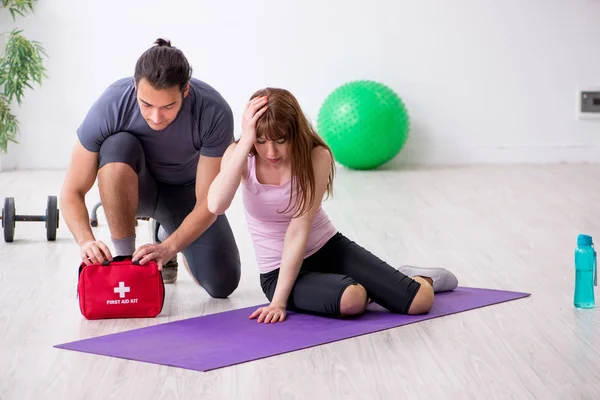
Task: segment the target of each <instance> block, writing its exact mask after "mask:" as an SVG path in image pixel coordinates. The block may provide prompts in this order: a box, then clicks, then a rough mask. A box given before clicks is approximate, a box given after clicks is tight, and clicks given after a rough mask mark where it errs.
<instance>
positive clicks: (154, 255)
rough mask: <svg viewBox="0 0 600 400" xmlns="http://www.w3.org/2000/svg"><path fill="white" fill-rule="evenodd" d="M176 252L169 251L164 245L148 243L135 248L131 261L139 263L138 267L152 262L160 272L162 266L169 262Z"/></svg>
mask: <svg viewBox="0 0 600 400" xmlns="http://www.w3.org/2000/svg"><path fill="white" fill-rule="evenodd" d="M175 254H177V252H175V251H173V250H171V249H170V248H169V247H167V246H166V245H165V243H160V244H153V243H148V244H145V245H143V246H140V247H138V248H137V250H136V251H135V252H134V253H133V257H132V259H133V261H139V263H140V265H144V264H146V263H147V262H148V261H151V260H154V261H155V262H156V263H157V264H158V270H159V271H162V267H163V265H165V264H166V263H168V262H169V260H170V259H172V258H173V257H174V256H175Z"/></svg>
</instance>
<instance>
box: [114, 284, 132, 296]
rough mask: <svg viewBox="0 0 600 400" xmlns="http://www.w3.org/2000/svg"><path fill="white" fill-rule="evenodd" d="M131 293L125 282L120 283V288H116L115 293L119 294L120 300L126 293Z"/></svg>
mask: <svg viewBox="0 0 600 400" xmlns="http://www.w3.org/2000/svg"><path fill="white" fill-rule="evenodd" d="M129 291H130V288H129V286H125V282H119V286H118V287H116V288H115V293H119V297H120V298H124V297H125V293H128V292H129Z"/></svg>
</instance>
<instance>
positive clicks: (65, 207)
mask: <svg viewBox="0 0 600 400" xmlns="http://www.w3.org/2000/svg"><path fill="white" fill-rule="evenodd" d="M191 75H192V68H191V67H190V65H189V64H188V61H187V59H186V57H185V56H184V54H183V53H182V52H181V51H180V50H179V49H177V48H175V47H172V46H171V43H170V42H168V41H166V40H163V39H158V40H157V41H156V42H155V46H153V47H151V48H150V49H148V50H147V51H146V52H145V53H144V54H143V55H142V56H141V57H140V58H139V59H138V61H137V63H136V67H135V74H134V77H132V78H125V79H121V80H118V81H116V82H115V83H113V84H112V85H110V86H109V87H108V88H107V89H106V90H105V91H104V93H103V94H102V95H101V96H100V98H99V99H98V100H97V101H96V102H95V103H94V104H93V106H92V107H91V109H90V110H89V112H88V114H87V115H86V117H85V119H84V121H83V123H82V124H81V126H80V127H79V129H78V131H77V134H78V138H79V141H78V143H77V144H76V145H75V148H74V150H73V154H72V159H71V163H70V166H69V170H68V172H67V176H66V179H65V182H64V186H63V189H62V192H61V213H62V216H63V218H64V220H65V222H66V223H67V226H68V227H69V229H70V231H71V233H72V234H73V236H74V237H75V239H76V240H77V243H79V246H80V248H81V258H82V261H83V262H84V263H86V264H89V263H97V262H102V261H104V260H111V259H112V257H113V254H112V253H111V252H110V250H109V248H108V247H107V246H106V244H104V243H102V242H101V241H98V240H96V239H95V237H94V234H93V233H92V230H91V227H90V224H89V218H88V210H87V208H86V205H85V195H86V193H87V192H88V191H89V190H90V188H91V187H92V186H93V184H94V182H95V180H96V177H97V178H98V188H99V191H100V199H101V201H102V207H103V209H104V212H105V214H106V218H107V221H108V225H109V229H110V233H111V240H112V242H113V246H114V250H115V253H116V254H115V255H117V256H118V255H132V256H133V259H134V260H139V261H140V263H141V264H145V263H146V262H148V261H149V260H155V261H156V262H157V263H158V264H159V267H160V268H161V269H162V276H163V280H164V281H165V283H171V282H174V281H175V280H176V279H177V254H178V253H179V252H182V253H183V256H184V261H185V264H186V267H187V268H188V270H189V272H190V274H191V275H192V277H193V278H194V280H195V281H196V283H197V284H199V285H201V286H202V287H203V288H204V289H205V290H206V291H207V292H208V293H209V294H210V295H211V296H212V297H215V298H224V297H227V296H229V295H230V294H231V293H232V292H233V291H234V290H235V289H236V288H237V286H238V283H239V280H240V257H239V252H238V248H237V245H236V242H235V239H234V236H233V232H232V230H231V227H230V226H229V222H228V221H227V218H226V217H225V216H224V215H221V216H218V217H217V216H216V215H214V214H212V213H210V212H209V211H208V207H207V193H208V188H209V186H210V184H211V182H212V180H213V179H214V178H215V176H216V175H217V174H218V172H219V169H220V162H221V157H222V155H223V153H224V152H225V150H226V149H227V146H229V144H230V143H231V142H232V141H233V115H232V112H231V108H230V107H229V105H228V104H227V102H226V101H225V100H224V99H223V97H222V96H221V95H220V94H219V93H218V92H217V91H216V90H215V89H214V88H212V87H211V86H209V85H207V84H206V83H204V82H202V81H199V80H197V79H195V78H192V77H191ZM136 215H137V216H148V217H151V218H153V219H154V220H156V221H157V222H158V223H159V224H160V227H161V229H164V231H165V234H163V235H162V236H163V238H161V239H160V240H159V239H158V237H159V235H158V228H157V229H155V230H154V235H153V236H154V240H153V241H154V243H150V244H145V245H143V246H141V247H139V248H137V249H136V243H135V238H136V235H135V217H136Z"/></svg>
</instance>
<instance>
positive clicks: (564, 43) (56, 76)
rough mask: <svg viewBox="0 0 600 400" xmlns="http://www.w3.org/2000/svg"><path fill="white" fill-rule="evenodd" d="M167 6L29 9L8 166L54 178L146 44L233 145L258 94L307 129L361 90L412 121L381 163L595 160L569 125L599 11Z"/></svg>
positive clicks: (592, 61)
mask: <svg viewBox="0 0 600 400" xmlns="http://www.w3.org/2000/svg"><path fill="white" fill-rule="evenodd" d="M165 4H167V2H165V1H158V0H144V1H141V0H128V1H122V0H121V1H116V0H104V1H102V2H92V1H82V0H78V1H76V0H52V1H49V0H41V1H40V2H39V3H38V5H37V12H36V14H35V16H32V17H28V18H26V19H19V21H18V26H20V27H22V28H24V29H25V33H26V34H27V36H28V37H30V38H32V39H36V40H39V41H41V42H42V43H43V44H44V46H45V47H46V49H47V51H48V53H49V55H50V58H49V59H48V61H47V63H46V66H47V68H48V77H49V78H48V80H47V81H46V82H45V83H44V85H43V87H42V88H36V89H35V90H34V91H31V92H29V93H28V94H27V97H26V100H25V102H24V104H23V106H22V107H21V109H19V110H18V116H19V118H20V120H21V129H22V133H21V137H20V145H18V146H11V148H10V151H11V154H12V156H11V157H9V159H11V158H12V159H13V160H14V166H16V167H17V168H20V169H29V168H65V167H66V166H67V164H68V159H69V155H70V151H71V146H72V145H73V143H74V141H75V140H76V135H75V130H76V128H77V126H78V125H79V123H80V122H81V120H82V118H83V116H84V115H85V113H86V111H87V109H88V107H89V106H90V105H91V103H92V102H93V101H94V100H95V98H96V96H98V95H99V94H100V92H101V91H102V90H103V89H104V87H105V86H106V85H108V84H109V83H111V82H112V81H113V80H115V79H117V78H119V77H122V76H126V75H130V74H132V73H133V67H134V64H135V61H136V59H137V57H138V56H139V55H140V54H141V53H142V52H143V51H144V50H145V49H146V48H147V47H149V46H150V45H151V44H152V42H153V41H154V40H155V39H156V38H157V37H159V36H166V37H168V38H170V39H171V40H172V42H173V45H175V46H178V47H180V48H181V49H182V50H184V52H185V53H186V54H187V56H188V58H189V59H190V61H191V63H192V65H193V67H194V69H195V76H196V77H198V78H200V79H203V80H206V81H207V82H209V83H210V84H212V85H213V86H215V87H216V88H217V89H218V90H220V91H221V92H222V94H223V95H224V96H225V98H226V99H227V100H228V101H229V102H230V104H231V106H232V108H233V109H234V111H235V112H236V129H238V131H237V132H236V135H239V120H240V117H239V114H240V111H241V110H242V107H243V105H244V102H245V101H246V99H247V98H248V96H249V95H250V94H251V93H252V92H253V91H254V90H256V89H257V88H260V87H263V86H266V85H272V86H280V87H286V88H288V89H290V90H292V91H293V92H294V93H295V94H296V95H297V96H298V98H299V100H300V102H301V104H302V105H303V106H304V107H305V109H306V111H307V112H308V114H309V116H310V117H311V118H312V119H313V121H316V116H317V113H318V110H319V107H320V105H321V103H322V101H323V100H324V99H325V97H326V96H327V95H328V94H329V93H330V92H331V91H332V90H333V89H334V88H335V87H337V86H338V85H341V84H342V83H344V82H347V81H349V80H355V79H373V80H377V81H380V82H383V83H385V84H387V85H389V86H390V87H392V88H393V89H394V90H396V91H397V92H398V93H399V94H400V96H401V97H402V98H403V100H404V101H405V102H406V104H407V107H408V109H409V112H410V114H411V119H412V124H413V129H412V132H411V138H410V140H409V142H408V143H407V145H406V146H405V148H404V150H403V151H402V152H401V154H400V156H399V157H398V158H397V159H396V160H395V163H419V164H434V163H475V162H555V161H597V160H599V159H600V121H581V120H578V119H577V118H576V114H575V107H576V93H577V92H576V91H577V88H578V87H579V86H581V85H591V86H600V51H599V50H598V41H597V38H598V37H600V23H599V21H600V1H598V0H568V1H565V0H503V1H498V0H412V1H411V0H389V1H384V0H371V1H368V2H367V1H364V0H362V1H355V0H352V1H343V0H335V1H334V0H330V1H326V0H312V1H307V0H302V1H300V0H295V1H289V0H286V1H277V0H255V1H241V0H240V1H235V2H234V1H192V0H171V2H170V6H169V7H167V6H166V5H165ZM367 4H369V5H367ZM0 11H4V10H0ZM3 14H4V15H3V16H2V17H1V19H0V26H2V27H8V28H10V27H12V26H13V24H12V22H11V21H10V19H9V18H7V17H6V13H5V12H3ZM1 30H2V31H5V30H7V29H5V28H2V29H1Z"/></svg>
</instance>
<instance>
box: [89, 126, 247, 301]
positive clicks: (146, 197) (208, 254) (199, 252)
mask: <svg viewBox="0 0 600 400" xmlns="http://www.w3.org/2000/svg"><path fill="white" fill-rule="evenodd" d="M113 162H123V163H126V164H128V165H129V166H131V168H133V170H134V171H135V172H136V173H137V175H138V198H139V199H138V211H137V215H138V216H145V217H151V218H153V219H155V220H157V221H158V222H159V223H160V224H161V225H162V226H163V228H164V229H165V231H166V232H167V234H168V235H171V234H172V233H173V232H174V231H175V230H176V229H177V228H178V227H179V225H180V224H181V223H182V222H183V220H184V219H185V218H186V217H187V215H188V214H189V213H190V212H191V211H192V209H193V208H194V206H195V204H196V187H195V183H190V184H188V185H168V184H165V183H162V182H158V181H156V180H155V179H154V178H153V177H152V175H151V174H150V171H148V168H147V167H146V161H145V154H144V149H143V148H142V145H141V143H140V142H139V141H138V140H137V139H136V138H135V137H134V136H133V135H131V134H129V133H126V132H121V133H117V134H115V135H111V136H110V137H108V138H107V139H106V140H105V141H104V143H103V144H102V147H101V148H100V153H99V168H102V167H103V166H104V165H106V164H108V163H113ZM183 255H184V256H185V259H186V261H187V263H188V266H189V268H190V271H191V273H192V275H193V276H194V279H195V280H196V281H197V282H198V283H199V284H200V285H201V286H202V287H203V288H204V289H205V290H206V291H207V292H208V294H209V295H210V296H212V297H216V298H224V297H227V296H229V295H230V294H231V293H233V291H234V290H235V289H236V288H237V286H238V284H239V281H240V275H241V267H240V256H239V251H238V247H237V244H236V242H235V238H234V236H233V232H232V230H231V227H230V226H229V222H228V221H227V217H225V215H219V216H218V217H217V219H216V221H215V222H214V223H213V224H212V225H211V226H210V227H209V228H208V229H207V230H206V231H204V233H203V234H202V235H200V237H199V238H198V239H196V240H195V241H194V242H193V243H192V244H190V245H189V246H188V247H187V248H186V249H184V250H183Z"/></svg>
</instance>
